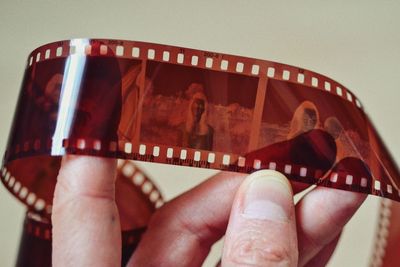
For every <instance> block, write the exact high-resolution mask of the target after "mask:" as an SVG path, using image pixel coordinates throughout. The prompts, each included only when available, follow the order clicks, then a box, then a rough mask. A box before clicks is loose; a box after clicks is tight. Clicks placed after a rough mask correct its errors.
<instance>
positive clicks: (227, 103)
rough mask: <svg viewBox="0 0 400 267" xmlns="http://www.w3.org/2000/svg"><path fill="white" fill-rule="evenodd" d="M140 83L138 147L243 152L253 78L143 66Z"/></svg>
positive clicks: (252, 102)
mask: <svg viewBox="0 0 400 267" xmlns="http://www.w3.org/2000/svg"><path fill="white" fill-rule="evenodd" d="M146 83H150V84H151V85H150V86H148V85H147V86H146V88H147V90H146V92H145V97H144V102H143V110H142V122H141V133H140V140H141V141H142V142H148V143H153V144H163V145H170V146H178V147H187V148H193V149H199V150H208V151H219V152H226V153H235V154H243V153H246V152H247V150H248V146H249V139H250V132H251V127H252V121H253V113H254V105H255V99H256V94H257V86H258V78H257V77H250V76H246V75H242V74H236V73H228V72H220V71H214V70H208V69H200V68H194V67H190V66H182V65H176V64H171V63H162V62H156V61H149V62H148V63H147V68H146Z"/></svg>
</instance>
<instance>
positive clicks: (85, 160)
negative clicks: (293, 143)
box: [52, 156, 366, 267]
mask: <svg viewBox="0 0 400 267" xmlns="http://www.w3.org/2000/svg"><path fill="white" fill-rule="evenodd" d="M115 169H116V161H115V160H110V159H104V158H95V157H88V156H79V157H78V156H65V157H64V159H63V163H62V168H61V170H60V173H59V177H58V182H57V186H56V191H55V198H54V203H53V215H52V216H53V217H52V221H53V256H52V257H53V265H54V266H118V265H120V262H121V229H120V223H119V217H118V210H117V207H116V204H115V200H114V182H115ZM244 178H245V175H243V174H238V173H227V172H225V173H220V174H218V175H216V176H214V177H212V178H210V179H208V180H207V181H205V182H203V183H202V184H200V185H199V186H197V187H195V188H193V189H192V190H190V191H188V192H186V193H184V194H182V195H181V196H179V197H178V198H176V199H174V200H172V201H170V202H169V203H167V204H165V205H164V206H163V207H161V208H160V209H159V210H158V211H157V212H156V213H155V214H154V215H153V217H152V219H151V221H150V224H149V226H148V229H147V232H146V233H145V235H144V236H143V239H142V240H141V242H140V244H139V246H138V248H137V249H136V251H135V252H134V254H133V255H132V258H131V259H130V261H129V263H128V266H201V264H202V263H203V261H204V259H205V258H206V257H207V255H208V253H209V250H210V247H211V246H212V245H213V244H214V243H215V242H216V241H217V240H219V239H220V238H221V237H223V236H224V235H225V244H224V249H223V255H222V260H221V265H222V266H307V267H311V266H324V265H325V264H326V263H327V261H328V260H329V258H330V257H331V255H332V253H333V251H334V248H335V247H336V244H337V241H338V239H339V236H340V233H341V231H342V228H343V227H344V225H345V224H346V223H347V221H348V220H349V219H350V218H351V217H352V215H353V214H354V213H355V212H356V210H357V209H358V207H359V206H360V205H361V204H362V202H363V201H364V199H365V197H366V196H365V195H363V194H358V193H352V192H346V191H341V190H335V189H329V188H324V187H316V188H315V189H313V190H312V191H311V192H309V193H308V194H307V195H306V196H304V197H303V198H302V199H301V200H300V202H299V203H298V204H297V205H296V206H294V204H293V193H294V194H295V193H298V192H300V191H301V190H303V189H304V188H305V187H306V186H305V185H303V184H299V183H296V182H291V186H290V184H289V182H288V180H287V179H286V178H285V177H284V176H283V175H282V174H280V173H277V172H274V171H259V172H256V173H254V174H252V175H250V176H249V177H247V178H246V179H244Z"/></svg>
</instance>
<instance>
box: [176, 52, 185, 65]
mask: <svg viewBox="0 0 400 267" xmlns="http://www.w3.org/2000/svg"><path fill="white" fill-rule="evenodd" d="M184 60H185V55H184V54H183V53H178V55H177V58H176V62H177V63H179V64H183V62H184Z"/></svg>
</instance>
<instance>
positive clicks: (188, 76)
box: [1, 39, 400, 210]
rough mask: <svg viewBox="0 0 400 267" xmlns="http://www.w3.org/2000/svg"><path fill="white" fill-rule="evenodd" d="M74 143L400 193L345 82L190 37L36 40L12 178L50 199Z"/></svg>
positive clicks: (112, 152)
mask: <svg viewBox="0 0 400 267" xmlns="http://www.w3.org/2000/svg"><path fill="white" fill-rule="evenodd" d="M68 153H70V154H85V155H96V156H103V157H115V158H122V159H133V160H141V161H149V162H158V163H167V164H172V165H184V166H193V167H200V168H213V169H219V170H228V171H235V172H244V173H250V172H253V171H255V170H258V169H266V168H268V169H275V170H278V171H281V172H283V173H285V174H286V175H287V176H288V177H289V179H291V180H294V181H300V182H305V183H309V184H319V185H323V186H327V187H332V188H339V189H344V190H349V191H355V192H363V193H369V194H373V195H378V196H383V197H386V198H390V199H393V200H397V201H398V200H400V191H399V189H400V188H399V186H400V175H399V169H398V167H397V165H396V164H395V162H394V161H393V159H392V157H391V156H390V154H389V152H388V150H387V149H386V147H385V146H384V144H383V142H382V141H381V139H380V137H379V135H378V134H377V132H376V131H375V128H374V126H373V125H372V124H371V122H370V120H369V119H368V117H367V115H366V114H365V113H364V110H363V107H362V105H361V103H360V101H359V100H358V98H357V97H356V96H355V95H354V94H353V93H351V92H350V91H349V90H348V89H347V88H346V87H344V86H343V85H341V84H339V83H337V82H335V81H333V80H332V79H330V78H327V77H325V76H323V75H320V74H317V73H315V72H312V71H308V70H305V69H301V68H297V67H293V66H289V65H285V64H280V63H275V62H271V61H266V60H258V59H252V58H245V57H239V56H233V55H226V54H221V53H215V52H208V51H199V50H194V49H187V48H181V47H173V46H165V45H159V44H151V43H144V42H134V41H120V40H104V39H102V40H101V39H73V40H69V41H61V42H56V43H50V44H47V45H44V46H41V47H39V48H37V49H36V50H34V51H33V52H32V53H31V54H30V56H29V58H28V63H27V68H26V72H25V76H24V80H23V83H22V89H21V93H20V97H19V100H18V106H17V110H16V113H15V117H14V122H13V126H12V129H11V133H10V137H9V141H8V145H7V149H6V152H5V155H4V160H3V166H2V170H1V177H2V181H3V183H4V184H5V185H6V186H7V188H9V190H10V191H11V192H13V193H14V194H15V195H16V196H18V198H19V199H21V200H23V201H25V202H27V203H28V204H29V205H30V206H35V207H36V208H37V210H41V209H45V208H46V207H44V206H45V205H44V204H43V202H41V201H39V199H46V200H48V199H49V197H50V196H49V195H51V194H52V192H43V189H42V188H43V187H42V186H41V185H40V183H41V182H43V179H42V178H41V177H43V175H42V169H43V166H49V169H48V173H47V175H46V176H55V175H56V173H57V170H58V168H59V160H57V159H56V158H57V156H62V155H65V154H68ZM35 161H37V162H36V163H35ZM39 163H40V164H39ZM33 185H35V186H33ZM28 192H29V193H28Z"/></svg>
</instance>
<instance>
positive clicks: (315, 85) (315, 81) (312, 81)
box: [311, 77, 318, 87]
mask: <svg viewBox="0 0 400 267" xmlns="http://www.w3.org/2000/svg"><path fill="white" fill-rule="evenodd" d="M311 85H312V86H314V87H318V78H316V77H312V78H311Z"/></svg>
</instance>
